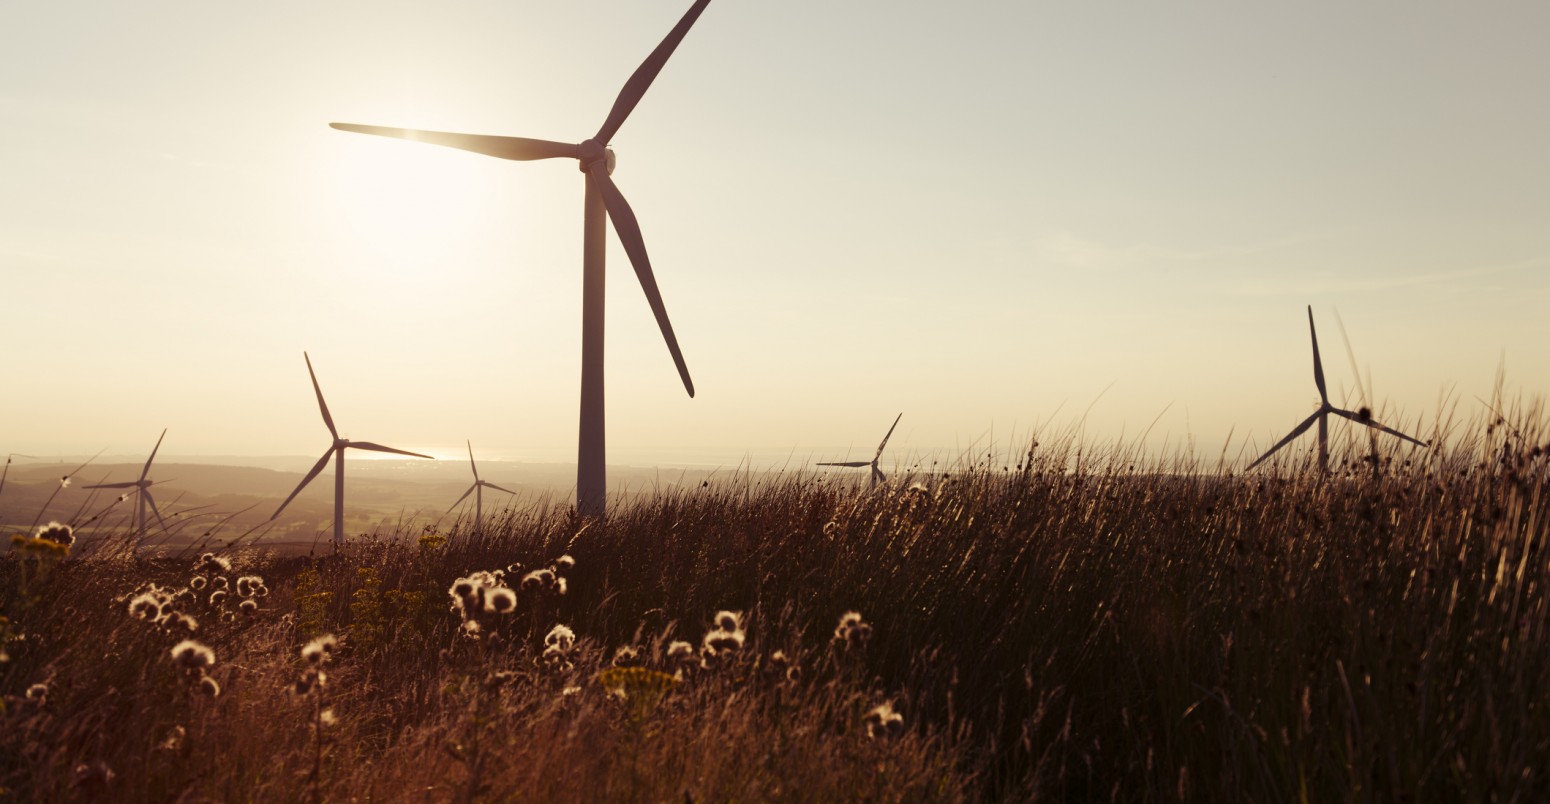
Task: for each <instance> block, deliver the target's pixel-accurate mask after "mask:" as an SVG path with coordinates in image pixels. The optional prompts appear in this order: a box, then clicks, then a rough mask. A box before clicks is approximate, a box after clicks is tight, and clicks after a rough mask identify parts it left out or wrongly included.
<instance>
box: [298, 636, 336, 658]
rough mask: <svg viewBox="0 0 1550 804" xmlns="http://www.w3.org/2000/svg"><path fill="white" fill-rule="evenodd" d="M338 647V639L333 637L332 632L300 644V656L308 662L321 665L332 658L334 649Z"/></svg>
mask: <svg viewBox="0 0 1550 804" xmlns="http://www.w3.org/2000/svg"><path fill="white" fill-rule="evenodd" d="M338 647H339V640H337V639H334V635H333V634H324V635H322V636H320V637H318V638H317V639H314V640H312V641H311V642H308V643H307V644H306V645H303V646H302V648H301V658H302V659H304V660H306V662H307V663H308V664H311V665H322V664H324V663H325V662H327V661H329V660H330V659H333V658H334V650H335V649H336V648H338Z"/></svg>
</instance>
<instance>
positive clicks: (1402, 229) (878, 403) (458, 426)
mask: <svg viewBox="0 0 1550 804" xmlns="http://www.w3.org/2000/svg"><path fill="white" fill-rule="evenodd" d="M687 7H688V2H687V0H672V1H671V2H669V1H668V0H649V2H648V1H647V0H598V1H597V2H591V3H574V2H571V3H552V2H551V3H533V2H511V1H510V0H506V1H505V2H448V3H395V2H382V1H381V0H374V1H373V2H370V3H365V2H360V3H355V2H330V3H300V2H273V3H261V4H247V5H239V4H229V3H208V2H198V3H196V2H136V3H110V2H91V3H85V2H70V1H69V0H63V1H60V2H47V3H44V2H9V3H5V4H4V5H3V6H0V300H3V304H4V314H5V318H4V321H5V325H6V330H7V339H6V340H7V346H6V347H5V348H3V349H0V383H3V388H4V396H3V398H4V401H3V402H0V411H3V415H0V451H6V452H9V451H13V450H14V451H19V452H27V453H33V454H42V455H53V454H58V453H81V452H95V451H96V450H98V449H101V448H103V447H107V448H109V450H110V451H111V452H114V453H121V454H134V453H140V454H143V453H144V452H145V451H147V450H149V448H150V446H151V444H152V442H154V440H155V438H156V435H157V433H158V432H159V431H160V430H161V428H163V427H169V428H171V432H170V433H169V434H168V436H167V442H166V445H165V446H164V447H163V450H164V451H165V452H166V453H169V454H173V455H180V454H181V455H195V454H207V455H208V454H246V455H260V454H299V453H307V454H313V453H320V452H321V451H322V449H323V448H324V447H325V446H326V445H327V442H328V436H327V432H326V430H325V429H324V427H323V424H322V422H321V421H320V420H319V417H318V414H317V410H316V405H315V403H314V401H313V398H312V392H311V388H310V387H309V385H308V381H307V376H306V367H305V364H304V363H303V362H302V351H303V350H304V349H305V350H308V351H310V353H311V355H312V358H313V361H314V364H315V365H316V368H317V370H318V373H319V378H320V380H321V381H322V383H323V389H324V391H325V393H326V394H327V396H328V400H329V403H330V406H331V408H332V410H333V413H334V417H335V419H336V420H337V421H338V422H339V424H340V427H341V429H342V431H344V433H345V434H346V435H347V436H349V437H352V438H358V439H370V440H376V441H381V442H384V443H388V444H392V445H395V446H402V447H407V448H426V449H434V450H438V451H440V452H443V453H444V454H451V453H452V451H453V449H454V448H455V447H454V445H461V443H462V441H463V440H464V439H465V438H466V439H472V440H473V441H474V444H475V447H476V449H478V450H479V452H480V453H481V455H488V456H490V457H508V458H530V459H545V460H573V459H574V444H575V437H576V423H577V400H578V394H579V376H580V367H579V353H580V324H581V322H580V290H581V241H580V228H581V212H582V210H581V201H582V189H583V182H582V177H581V176H580V175H579V174H578V172H577V169H576V164H575V163H574V162H573V161H569V160H553V161H549V162H535V163H515V162H505V161H500V160H495V159H490V158H488V157H481V156H477V155H473V154H467V153H461V152H456V151H452V150H447V149H442V148H433V147H430V146H425V145H417V144H413V143H402V142H396V141H390V140H384V139H379V138H372V137H363V136H359V135H353V134H345V133H341V132H337V131H333V130H330V129H329V128H328V127H327V123H328V122H330V121H349V122H358V123H369V124H379V125H390V126H405V127H417V128H429V129H441V130H450V131H464V132H475V133H490V134H509V135H518V136H530V137H540V138H546V139H558V140H567V141H579V140H581V139H583V138H585V137H587V136H590V135H591V134H592V133H593V132H595V131H596V130H597V128H598V126H599V125H600V124H601V122H602V120H603V118H604V117H605V116H606V115H607V112H608V109H609V107H610V106H611V104H612V103H613V100H614V97H615V96H616V94H617V93H618V91H619V89H620V87H621V86H622V85H623V83H624V81H625V80H626V79H627V78H628V77H629V75H630V73H631V72H632V71H633V70H634V69H635V67H636V66H637V65H638V64H639V63H640V61H641V60H642V59H643V58H644V57H645V56H646V54H647V53H649V52H650V50H651V49H652V48H653V47H654V46H655V45H656V44H657V42H658V41H659V40H660V39H661V37H662V36H663V35H664V34H665V33H666V32H667V30H668V29H669V28H670V27H671V26H672V24H673V23H674V22H675V21H676V20H677V19H678V17H679V16H680V15H681V14H682V13H683V11H684V9H685V8H687ZM1547 30H1550V4H1545V3H1543V2H1537V1H1536V2H1522V3H1506V2H1503V3H1492V4H1488V5H1487V4H1463V3H1446V4H1441V3H1429V2H1422V3H1417V2H1405V3H1360V4H1353V3H1346V2H1298V3H1274V4H1272V3H1236V2H1210V3H1207V2H1177V3H1139V2H1137V3H1075V2H1072V3H1058V4H1054V3H1039V2H1027V0H1019V2H972V1H971V2H965V3H939V2H937V3H920V2H898V0H895V1H894V2H886V3H885V2H876V1H875V0H847V1H846V2H833V1H832V0H825V2H814V1H813V0H785V2H779V3H770V2H758V3H755V2H747V0H716V1H715V2H713V3H712V4H711V6H710V7H709V9H708V10H707V11H706V12H705V14H704V16H703V17H701V19H700V21H699V23H698V24H697V25H696V26H695V28H694V30H692V31H691V32H690V33H689V35H688V37H687V38H686V39H685V40H684V42H683V44H682V46H681V47H680V48H679V49H678V52H677V54H676V55H675V56H674V57H673V59H672V61H671V62H670V63H669V64H668V66H667V68H666V69H665V70H664V71H663V72H662V74H661V76H660V77H659V78H658V79H657V82H656V84H655V85H654V86H653V87H652V89H651V91H650V92H649V93H648V94H647V96H646V97H645V99H644V100H643V101H642V102H641V104H640V106H639V107H638V108H637V109H636V111H635V113H634V114H633V116H632V117H631V118H630V120H629V121H628V122H627V123H626V124H625V126H624V127H623V129H622V130H621V131H620V133H619V135H618V136H617V137H615V139H614V148H615V150H616V151H617V152H618V155H619V164H618V170H617V172H616V173H615V179H616V180H617V182H618V184H619V186H620V188H621V189H622V190H623V191H624V193H625V195H626V196H627V197H628V198H629V200H630V203H631V204H632V205H633V207H634V209H635V211H636V214H637V215H638V217H639V219H640V221H641V225H642V228H643V231H644V234H645V238H646V244H647V247H648V248H649V250H650V253H651V257H652V261H653V264H654V265H655V267H656V273H657V279H658V282H659V283H660V286H661V288H662V293H663V296H664V298H665V300H666V303H667V308H668V312H669V314H670V315H671V317H672V320H673V324H674V326H675V328H676V330H677V333H678V337H679V341H680V343H681V344H682V346H683V350H684V354H685V357H686V358H687V360H688V364H689V368H690V371H691V373H692V375H693V377H694V380H695V385H696V388H697V390H698V394H699V395H698V397H697V398H695V399H692V400H691V399H689V398H687V397H686V395H685V394H684V392H683V389H682V386H681V385H680V383H679V380H678V377H677V374H676V372H675V371H674V369H673V365H672V362H671V360H670V358H669V356H668V353H667V349H666V348H665V346H664V345H663V344H662V341H661V338H660V336H659V335H658V333H657V331H656V327H655V324H654V322H653V321H652V318H651V314H650V311H649V309H648V307H647V305H646V303H645V300H644V298H643V296H642V294H641V292H640V288H639V286H638V284H637V283H636V280H635V277H634V274H633V272H632V271H631V270H630V268H629V264H628V261H627V260H626V258H625V256H624V253H623V251H622V249H621V248H620V247H619V246H618V242H617V240H616V239H614V238H613V235H612V234H610V242H609V262H610V265H609V286H608V319H607V326H608V336H607V338H608V340H607V353H608V367H607V382H608V389H607V395H608V406H609V416H608V427H609V432H608V443H609V457H610V460H611V461H613V462H632V463H652V462H658V461H662V462H678V461H687V460H705V461H710V462H734V463H735V462H736V461H737V459H738V456H740V455H742V454H744V453H752V454H754V455H755V456H769V455H785V454H786V453H788V452H795V453H796V455H797V456H798V457H806V456H807V455H809V454H813V455H819V456H822V457H827V458H831V459H832V458H837V457H842V456H843V455H844V454H845V453H846V452H847V450H849V452H850V454H851V456H852V457H857V456H869V454H870V452H871V450H872V449H873V447H874V446H875V444H876V442H877V440H878V439H879V438H880V437H881V435H882V431H883V430H885V429H886V427H887V424H888V422H889V421H891V420H892V418H893V416H894V415H895V414H897V413H898V412H899V411H901V410H902V411H904V414H905V415H904V419H903V421H902V422H901V423H900V425H899V431H898V433H897V434H896V435H895V437H894V442H893V444H894V445H896V446H897V448H898V449H899V450H900V451H901V452H900V455H901V456H902V455H903V454H907V453H908V451H910V450H926V449H933V448H949V449H951V448H954V447H959V446H967V445H969V444H970V443H973V442H975V441H976V440H983V439H984V438H986V437H987V436H988V435H989V434H990V433H992V432H994V435H995V438H996V439H998V440H1004V439H1005V438H1006V437H1007V436H1009V435H1010V434H1011V433H1012V431H1013V430H1014V429H1016V430H1017V431H1019V432H1021V431H1025V430H1026V429H1028V428H1029V427H1031V426H1033V425H1035V424H1037V423H1041V422H1044V421H1047V420H1050V419H1051V418H1052V417H1053V419H1054V421H1056V422H1057V423H1066V422H1069V421H1071V420H1072V419H1074V418H1075V417H1077V416H1079V415H1081V413H1082V411H1083V410H1085V409H1087V408H1088V406H1089V405H1090V404H1092V403H1093V400H1094V399H1098V402H1097V404H1096V405H1093V407H1092V411H1091V414H1090V415H1089V417H1088V420H1087V432H1088V434H1089V435H1090V436H1094V437H1112V436H1115V435H1118V434H1119V433H1120V432H1121V431H1122V429H1123V431H1124V432H1125V433H1127V434H1132V435H1133V434H1135V433H1137V432H1139V431H1141V430H1143V429H1145V428H1146V427H1147V425H1148V424H1149V423H1150V422H1152V420H1153V419H1155V418H1157V416H1158V414H1159V413H1162V412H1163V411H1164V410H1165V409H1166V410H1167V412H1166V414H1165V415H1163V416H1162V418H1161V419H1160V420H1159V422H1158V424H1157V426H1156V429H1155V430H1154V431H1153V436H1152V438H1153V441H1154V442H1155V443H1158V444H1160V443H1161V441H1162V439H1163V438H1164V436H1167V437H1169V438H1172V439H1179V438H1181V437H1183V436H1184V435H1185V434H1192V435H1193V437H1194V439H1195V443H1196V444H1197V447H1198V448H1199V449H1200V450H1201V451H1202V452H1204V453H1208V454H1212V455H1214V454H1215V453H1216V452H1217V451H1218V450H1220V449H1221V445H1222V442H1223V440H1224V439H1225V438H1226V436H1227V434H1228V431H1229V430H1230V429H1233V428H1236V430H1235V433H1234V436H1233V438H1234V450H1236V445H1237V443H1238V442H1240V441H1242V440H1243V439H1244V438H1245V437H1248V438H1250V439H1252V440H1253V441H1254V442H1255V443H1257V444H1258V445H1259V446H1260V447H1263V446H1266V445H1268V444H1269V443H1270V442H1272V441H1273V440H1275V439H1277V438H1279V437H1280V436H1281V435H1282V434H1283V433H1284V432H1285V431H1287V430H1288V429H1290V427H1291V426H1292V425H1294V424H1296V423H1297V422H1298V421H1299V420H1300V419H1301V418H1302V417H1304V416H1306V415H1307V414H1308V413H1309V412H1310V410H1311V406H1312V405H1313V403H1314V402H1315V401H1316V392H1315V390H1314V388H1313V383H1312V379H1311V376H1310V373H1311V372H1310V365H1309V364H1310V359H1309V352H1308V336H1307V327H1306V319H1305V312H1304V306H1305V305H1307V304H1312V305H1314V310H1315V313H1316V315H1317V316H1318V320H1319V323H1320V325H1321V335H1322V336H1323V344H1324V347H1325V348H1324V357H1325V363H1326V369H1327V371H1328V373H1329V377H1330V382H1331V385H1332V387H1333V388H1335V389H1341V388H1344V389H1347V390H1349V389H1352V388H1353V387H1354V380H1353V375H1352V369H1351V366H1350V362H1349V360H1348V359H1347V357H1346V354H1345V350H1344V347H1343V346H1342V344H1341V341H1340V336H1339V330H1338V328H1337V327H1336V325H1335V319H1334V314H1333V313H1334V311H1335V310H1336V309H1338V310H1339V312H1340V314H1341V315H1342V316H1343V318H1344V320H1345V323H1346V327H1347V329H1348V331H1349V333H1350V336H1351V340H1352V346H1353V348H1354V349H1355V351H1356V354H1357V357H1358V360H1359V361H1360V365H1361V367H1362V369H1363V370H1364V371H1366V370H1368V369H1370V371H1371V377H1372V380H1373V385H1374V390H1375V391H1376V394H1377V396H1378V397H1379V398H1380V400H1382V402H1383V403H1384V404H1386V405H1388V406H1390V407H1391V409H1395V410H1398V411H1401V412H1402V413H1403V417H1404V421H1405V422H1406V423H1413V422H1414V420H1415V418H1416V417H1419V416H1425V417H1428V418H1430V417H1431V416H1432V415H1433V414H1434V413H1435V412H1436V409H1437V403H1438V398H1439V395H1441V394H1443V393H1448V392H1451V393H1452V394H1453V395H1454V396H1455V397H1457V398H1462V399H1463V400H1465V402H1466V403H1467V404H1466V405H1465V407H1466V408H1468V406H1473V405H1477V404H1478V403H1475V402H1474V401H1473V397H1474V396H1475V395H1481V396H1485V395H1488V394H1489V391H1490V388H1491V383H1492V376H1493V374H1494V373H1495V371H1496V368H1497V364H1498V362H1499V360H1500V359H1501V358H1502V356H1503V354H1504V353H1505V356H1506V366H1507V374H1508V378H1509V381H1510V382H1511V384H1512V387H1513V388H1514V389H1520V390H1522V391H1523V392H1524V393H1526V394H1530V395H1532V394H1538V393H1543V392H1545V391H1546V390H1550V388H1547V380H1546V378H1547V377H1550V316H1547V315H1546V309H1547V303H1550V226H1547V223H1550V150H1547V148H1546V145H1545V143H1550V103H1546V98H1550V48H1547V47H1545V38H1544V37H1545V32H1546V31H1547ZM1111 384H1112V387H1110V386H1111ZM1105 388H1108V390H1107V392H1105V391H1104V389H1105ZM1100 394H1101V395H1102V397H1101V399H1099V396H1100ZM1170 405H1171V407H1170ZM1337 432H1338V431H1337Z"/></svg>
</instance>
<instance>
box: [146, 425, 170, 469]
mask: <svg viewBox="0 0 1550 804" xmlns="http://www.w3.org/2000/svg"><path fill="white" fill-rule="evenodd" d="M166 437H167V428H165V427H163V428H162V431H161V438H158V439H156V446H154V447H152V448H151V457H149V458H146V459H145V468H144V469H141V470H140V479H141V480H144V479H145V476H146V475H148V474H150V473H151V461H154V460H156V450H159V449H161V439H162V438H166Z"/></svg>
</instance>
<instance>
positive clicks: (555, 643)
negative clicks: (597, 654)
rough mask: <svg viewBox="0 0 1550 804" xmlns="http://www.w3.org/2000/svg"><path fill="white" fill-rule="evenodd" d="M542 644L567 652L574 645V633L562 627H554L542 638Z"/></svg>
mask: <svg viewBox="0 0 1550 804" xmlns="http://www.w3.org/2000/svg"><path fill="white" fill-rule="evenodd" d="M544 644H545V645H547V646H549V647H557V648H559V649H560V650H561V651H569V650H570V649H571V647H572V646H574V645H575V644H576V632H575V631H572V630H570V629H569V628H567V627H565V626H563V625H556V626H555V627H554V628H551V629H549V633H548V634H546V635H545V636H544Z"/></svg>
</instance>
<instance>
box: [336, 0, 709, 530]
mask: <svg viewBox="0 0 1550 804" xmlns="http://www.w3.org/2000/svg"><path fill="white" fill-rule="evenodd" d="M709 4H710V0H696V2H695V3H694V5H692V6H690V8H689V10H688V12H686V13H685V14H684V15H683V18H682V19H680V20H679V21H678V24H677V25H675V26H673V30H672V31H670V32H669V33H668V35H667V38H666V39H663V40H662V43H661V44H659V45H657V48H656V50H653V51H652V52H651V55H650V56H648V57H646V60H645V62H643V63H642V64H641V65H640V67H638V68H637V69H636V70H635V74H634V75H632V76H630V80H629V81H627V82H625V85H624V89H623V90H621V91H620V92H619V97H618V98H617V99H616V100H615V101H614V105H613V109H612V110H610V111H609V113H608V118H607V119H606V120H605V121H603V127H602V128H600V129H598V131H597V134H595V135H593V136H592V137H591V138H590V139H587V140H583V141H582V142H580V143H576V144H571V143H564V142H551V141H548V140H534V139H527V138H525V137H498V136H488V135H480V134H453V133H449V132H444V131H417V130H412V129H402V128H384V127H381V126H362V125H355V124H350V123H330V124H329V125H330V126H332V127H333V128H336V129H339V130H341V131H353V132H357V133H360V134H375V135H378V136H382V137H397V138H400V139H406V140H416V141H419V142H427V143H431V144H433V145H442V146H446V147H449V148H458V149H460V150H464V151H473V152H474V153H480V154H484V155H486V156H494V157H498V158H501V159H511V160H516V161H531V160H536V159H555V158H569V159H575V160H577V161H579V162H580V163H581V172H582V173H584V174H585V175H586V198H585V202H584V207H583V210H584V212H583V225H582V241H583V242H582V266H583V268H582V280H581V285H582V301H581V433H580V438H579V443H578V446H577V454H576V508H577V510H578V511H579V512H580V513H581V514H583V515H585V516H602V515H603V513H604V511H605V501H604V495H605V493H606V491H607V470H606V468H605V463H604V460H605V455H604V421H603V288H604V283H603V276H604V273H603V270H604V266H603V256H604V251H605V247H606V245H607V244H606V243H605V236H606V232H605V231H604V227H605V224H606V222H607V221H608V220H609V219H612V220H613V224H614V231H615V232H617V233H618V235H619V240H620V242H621V243H623V245H624V251H625V253H626V254H627V255H628V256H629V258H630V264H631V265H632V266H634V268H635V276H636V278H637V279H639V280H640V286H641V290H643V291H645V294H646V302H647V303H648V304H650V305H651V312H652V314H653V315H655V316H656V319H657V327H658V328H659V329H661V330H662V337H663V339H664V340H666V341H667V350H668V352H669V353H671V354H672V356H673V363H674V364H675V365H677V367H678V376H679V377H680V378H681V379H682V380H683V384H684V390H686V391H688V392H689V396H690V397H693V396H694V383H693V381H691V380H690V379H689V369H688V367H687V366H686V365H685V364H684V358H683V354H682V352H680V351H679V349H678V339H677V338H676V337H674V335H673V325H672V323H671V322H669V321H668V318H667V308H666V307H664V306H663V304H662V294H661V293H660V292H659V291H658V290H657V280H656V276H655V275H654V274H653V273H652V271H651V260H650V259H649V258H648V257H647V256H646V242H645V240H644V239H642V237H641V233H640V224H639V223H637V222H636V220H635V213H634V212H633V211H632V210H631V209H630V204H629V202H627V201H625V200H624V195H623V194H622V193H620V192H619V188H618V187H617V186H616V185H615V184H614V181H613V179H612V178H611V177H610V176H611V174H612V173H613V170H614V153H613V150H612V149H610V148H609V147H608V143H609V141H610V140H612V139H613V137H614V135H615V134H616V133H618V131H619V127H620V126H622V125H624V121H625V119H626V118H628V117H629V115H630V112H631V111H633V110H634V109H635V105H636V104H637V103H639V102H640V99H641V97H642V96H643V95H645V94H646V90H647V89H649V88H650V87H651V82H652V81H654V80H656V77H657V74H658V73H660V72H661V71H662V67H663V65H665V64H666V63H667V60H668V58H669V57H670V56H672V55H673V50H674V49H676V48H677V47H678V43H679V42H680V41H682V40H683V38H684V34H686V33H688V32H689V28H690V27H691V26H693V25H694V22H695V20H697V19H699V16H700V13H701V12H703V11H704V10H705V7H706V6H707V5H709Z"/></svg>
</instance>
